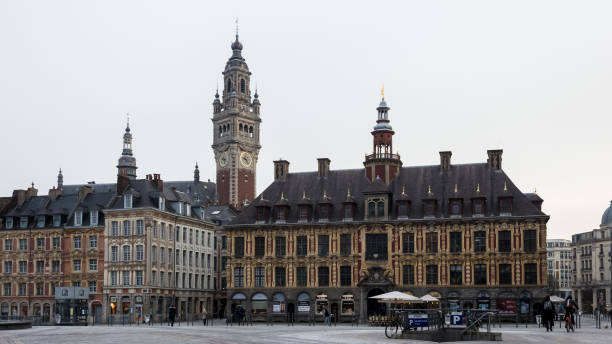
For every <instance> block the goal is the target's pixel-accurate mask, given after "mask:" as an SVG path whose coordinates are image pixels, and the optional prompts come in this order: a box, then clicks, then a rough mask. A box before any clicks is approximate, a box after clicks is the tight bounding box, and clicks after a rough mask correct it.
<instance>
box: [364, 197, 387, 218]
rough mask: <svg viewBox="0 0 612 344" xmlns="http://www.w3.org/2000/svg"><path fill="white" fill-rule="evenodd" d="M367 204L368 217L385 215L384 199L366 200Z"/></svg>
mask: <svg viewBox="0 0 612 344" xmlns="http://www.w3.org/2000/svg"><path fill="white" fill-rule="evenodd" d="M367 205H368V218H377V217H379V218H380V217H385V216H386V214H385V200H384V199H370V200H368V201H367Z"/></svg>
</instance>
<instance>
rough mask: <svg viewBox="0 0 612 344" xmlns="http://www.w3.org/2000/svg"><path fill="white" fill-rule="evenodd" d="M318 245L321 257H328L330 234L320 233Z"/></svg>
mask: <svg viewBox="0 0 612 344" xmlns="http://www.w3.org/2000/svg"><path fill="white" fill-rule="evenodd" d="M317 245H318V249H319V250H318V252H319V257H327V256H328V255H329V235H319V236H318V237H317Z"/></svg>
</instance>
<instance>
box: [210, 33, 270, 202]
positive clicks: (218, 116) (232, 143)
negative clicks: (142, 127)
mask: <svg viewBox="0 0 612 344" xmlns="http://www.w3.org/2000/svg"><path fill="white" fill-rule="evenodd" d="M250 79H251V72H250V71H249V67H248V66H247V64H246V62H245V60H244V58H243V57H242V43H240V41H239V40H238V32H236V40H235V41H234V42H233V43H232V56H231V57H230V58H229V60H228V61H227V63H226V64H225V70H224V71H223V91H222V93H223V95H222V97H221V98H220V96H219V90H217V93H216V94H215V100H214V101H213V118H212V122H213V137H214V138H213V145H212V148H213V150H214V152H215V162H216V164H217V198H218V200H219V204H221V205H227V204H231V205H233V206H235V207H237V208H240V207H241V206H242V205H244V204H246V203H248V202H251V201H253V199H254V198H255V177H256V171H257V168H256V167H257V158H258V155H259V149H260V148H261V146H260V145H259V125H260V123H261V118H260V117H259V107H260V105H261V104H260V102H259V95H258V94H257V90H255V94H253V96H252V97H251V87H250Z"/></svg>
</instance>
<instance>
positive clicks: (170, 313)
mask: <svg viewBox="0 0 612 344" xmlns="http://www.w3.org/2000/svg"><path fill="white" fill-rule="evenodd" d="M175 318H176V307H174V305H172V306H170V309H169V310H168V319H169V320H170V323H169V324H168V325H170V326H173V327H174V319H175Z"/></svg>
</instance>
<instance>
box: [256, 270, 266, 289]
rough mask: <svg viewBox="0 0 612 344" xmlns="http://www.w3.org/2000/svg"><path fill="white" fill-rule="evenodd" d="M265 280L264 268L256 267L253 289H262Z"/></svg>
mask: <svg viewBox="0 0 612 344" xmlns="http://www.w3.org/2000/svg"><path fill="white" fill-rule="evenodd" d="M265 279H266V268H264V267H256V268H255V287H263V286H264V285H265Z"/></svg>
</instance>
